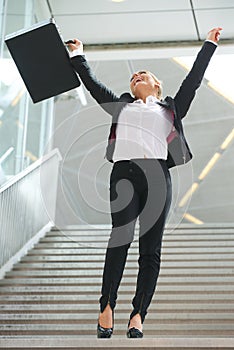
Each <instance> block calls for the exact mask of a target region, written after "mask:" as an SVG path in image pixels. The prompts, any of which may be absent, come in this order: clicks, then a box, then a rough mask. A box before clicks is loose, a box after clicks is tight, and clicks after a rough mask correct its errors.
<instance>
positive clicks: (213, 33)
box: [206, 27, 223, 43]
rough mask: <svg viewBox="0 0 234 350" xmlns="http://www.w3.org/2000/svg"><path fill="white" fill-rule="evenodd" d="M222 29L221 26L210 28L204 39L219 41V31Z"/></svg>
mask: <svg viewBox="0 0 234 350" xmlns="http://www.w3.org/2000/svg"><path fill="white" fill-rule="evenodd" d="M222 29H223V28H221V27H217V28H213V29H211V30H210V31H209V33H208V34H207V37H206V40H211V41H214V42H215V43H217V42H218V41H219V36H220V31H221V30H222Z"/></svg>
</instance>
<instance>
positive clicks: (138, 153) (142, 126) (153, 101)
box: [113, 96, 173, 162]
mask: <svg viewBox="0 0 234 350" xmlns="http://www.w3.org/2000/svg"><path fill="white" fill-rule="evenodd" d="M157 102H159V100H158V99H157V98H156V97H154V96H148V97H147V98H146V103H144V102H143V101H142V100H141V99H139V100H136V101H134V102H133V103H128V104H127V105H126V106H125V107H124V108H123V110H122V111H121V113H120V115H119V119H118V124H117V129H116V144H115V150H114V155H113V161H114V162H116V161H118V160H126V159H134V158H156V159H165V160H166V159H167V151H168V143H167V137H168V135H169V134H170V132H171V131H172V128H173V115H172V112H171V111H169V110H167V109H166V108H164V107H162V106H160V105H159V104H158V103H157Z"/></svg>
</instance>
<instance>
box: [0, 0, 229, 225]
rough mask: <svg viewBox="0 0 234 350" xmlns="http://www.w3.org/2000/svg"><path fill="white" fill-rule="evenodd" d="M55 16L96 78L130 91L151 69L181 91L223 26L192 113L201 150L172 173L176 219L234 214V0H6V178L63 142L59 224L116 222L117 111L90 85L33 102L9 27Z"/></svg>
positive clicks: (1, 32)
mask: <svg viewBox="0 0 234 350" xmlns="http://www.w3.org/2000/svg"><path fill="white" fill-rule="evenodd" d="M51 17H54V19H55V21H56V24H57V26H58V28H59V31H60V33H61V36H62V40H67V39H72V38H75V37H77V38H79V39H80V40H82V41H83V43H84V53H85V55H86V58H87V59H88V61H89V62H90V65H91V67H92V69H93V70H94V72H95V74H96V76H97V77H98V79H100V80H101V81H102V82H103V83H104V84H106V85H107V86H108V87H110V88H111V89H112V90H113V91H115V93H116V94H117V95H119V94H121V93H122V92H125V91H126V92H127V91H129V78H130V76H131V74H132V73H133V72H134V71H137V70H139V69H148V70H151V71H152V72H154V73H155V74H156V76H157V77H158V78H159V79H160V80H162V81H163V91H164V92H163V95H164V97H165V96H167V95H171V96H174V95H175V93H176V91H177V89H178V88H179V86H180V84H181V82H182V80H183V79H184V77H185V76H186V74H187V72H188V70H189V69H190V67H191V65H192V63H193V61H194V59H195V57H196V54H197V53H198V51H199V48H200V47H201V45H202V42H203V41H204V39H205V38H206V34H207V32H208V31H209V30H210V29H211V28H213V27H217V26H221V27H223V31H222V34H221V38H220V43H219V47H218V49H217V50H216V53H215V55H214V56H213V58H212V60H211V63H210V65H209V68H208V70H207V72H206V75H205V79H204V80H203V83H202V86H201V87H200V89H199V91H198V92H197V95H196V98H195V100H194V101H193V103H192V106H191V108H190V110H189V113H188V115H187V117H186V119H184V125H185V134H186V137H187V140H188V142H189V145H190V147H191V149H192V152H193V154H194V158H193V160H192V162H190V163H188V164H187V165H185V166H182V167H178V168H176V169H173V170H172V171H171V173H172V177H173V183H174V190H173V205H172V210H171V214H170V216H169V219H168V221H169V222H170V223H174V224H177V223H179V222H181V221H182V222H192V223H195V224H202V223H211V222H219V223H220V222H221V223H228V222H233V214H234V199H233V198H234V186H233V173H234V158H233V154H234V152H233V151H234V143H233V138H234V87H233V81H234V70H233V60H234V27H233V18H234V3H233V1H232V0H222V1H219V0H190V1H189V0H177V1H172V0H165V1H155V0H145V1H140V0H125V1H120V0H119V1H111V0H96V1H91V0H86V1H81V0H66V1H65V0H34V1H33V0H17V1H16V0H0V21H1V22H0V38H1V47H0V50H1V52H0V184H1V185H2V186H3V185H4V184H5V183H6V182H7V181H9V180H10V179H11V178H12V177H13V176H15V175H16V174H18V173H20V172H22V171H23V170H24V169H25V168H27V167H28V166H29V165H30V164H32V163H33V162H35V161H36V160H38V159H39V158H40V157H42V156H43V155H45V154H47V153H48V152H49V151H50V150H51V149H53V148H55V147H57V148H58V149H59V151H60V153H61V155H62V162H61V165H60V173H59V181H58V194H57V208H56V220H55V223H56V225H57V226H58V227H66V226H67V225H77V224H86V223H89V224H92V223H94V224H109V223H110V215H109V201H108V195H109V193H108V191H109V183H108V181H109V174H110V171H111V168H112V165H111V164H110V163H109V162H107V161H106V160H105V159H104V154H105V147H106V144H107V137H108V133H109V127H110V123H111V119H110V116H108V115H107V114H106V113H105V112H103V111H102V110H101V109H100V108H99V107H98V106H97V104H96V102H95V101H94V100H93V99H92V98H91V97H90V95H89V93H88V92H87V91H86V90H85V88H84V87H83V86H81V87H79V88H78V89H75V90H72V91H69V92H66V93H64V94H61V95H59V96H56V97H54V98H51V99H48V100H45V101H43V102H40V103H37V104H33V102H32V101H31V98H30V96H29V94H28V92H27V91H26V89H25V86H24V83H23V82H22V79H21V77H20V75H19V73H18V71H17V69H16V67H15V64H14V62H13V60H12V59H11V57H10V54H9V51H8V50H7V48H6V45H5V43H4V38H5V36H6V35H7V34H10V33H13V32H16V31H18V30H21V29H22V28H28V27H30V26H31V25H33V24H34V23H38V22H42V21H46V20H48V19H49V18H51ZM46 54H48V53H47V52H45V55H46ZM46 195H47V194H46V193H44V191H43V188H42V196H43V197H46Z"/></svg>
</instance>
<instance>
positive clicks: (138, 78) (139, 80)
mask: <svg viewBox="0 0 234 350" xmlns="http://www.w3.org/2000/svg"><path fill="white" fill-rule="evenodd" d="M157 86H159V83H157V82H156V81H155V80H154V78H153V77H152V75H151V74H150V73H148V72H147V71H143V70H142V71H139V72H137V73H134V74H133V75H132V77H131V79H130V89H131V91H132V93H133V95H134V96H135V97H137V96H138V95H139V92H140V91H142V90H146V91H150V90H151V91H154V90H155V88H156V87H157Z"/></svg>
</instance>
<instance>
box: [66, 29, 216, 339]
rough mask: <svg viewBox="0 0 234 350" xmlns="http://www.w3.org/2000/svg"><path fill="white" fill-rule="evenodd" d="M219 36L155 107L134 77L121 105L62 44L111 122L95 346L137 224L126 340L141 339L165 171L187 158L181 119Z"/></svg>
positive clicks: (153, 94) (152, 89) (153, 81)
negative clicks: (106, 231) (106, 230)
mask: <svg viewBox="0 0 234 350" xmlns="http://www.w3.org/2000/svg"><path fill="white" fill-rule="evenodd" d="M221 30H222V28H220V27H218V28H214V29H212V30H211V31H209V33H208V35H207V38H206V41H205V42H204V43H203V46H202V48H201V50H200V52H199V53H198V55H197V58H196V60H195V62H194V64H193V67H192V69H191V71H190V72H189V74H188V75H187V77H186V78H185V80H184V81H183V83H182V85H181V86H180V88H179V90H178V92H177V93H176V95H175V97H174V98H172V97H170V96H167V97H166V98H165V99H162V87H161V83H160V81H159V80H158V79H157V78H156V77H155V76H154V75H153V74H152V73H151V72H149V71H147V70H141V71H139V72H136V73H134V74H133V75H132V77H131V79H130V89H131V93H132V94H130V93H123V94H122V95H121V96H120V97H118V96H116V94H115V93H114V92H112V91H111V90H110V89H108V88H107V87H106V86H105V85H104V84H102V83H101V82H100V81H98V80H97V78H96V77H95V75H94V74H93V73H92V71H91V69H90V67H89V65H88V63H87V61H86V59H85V56H84V55H83V52H82V43H81V42H80V41H79V40H77V39H74V41H73V43H70V44H68V46H69V49H70V51H71V56H72V58H71V62H72V64H73V66H74V69H75V70H76V71H77V73H78V74H79V76H80V78H81V80H82V81H83V83H84V85H85V86H86V88H87V90H88V91H89V92H90V93H91V95H92V96H93V98H94V99H95V100H96V101H97V103H98V104H100V106H101V107H102V108H103V109H104V110H105V111H106V112H107V113H109V114H110V115H111V116H112V124H111V128H110V134H109V139H108V146H107V150H106V158H107V160H109V161H110V162H112V163H113V168H112V172H111V176H110V207H111V218H112V231H111V235H110V239H109V242H108V247H107V250H106V256H105V266H104V271H103V281H102V290H101V297H100V300H99V302H100V314H99V319H98V325H97V336H98V338H110V337H111V335H112V333H113V326H114V308H115V305H116V300H117V292H118V288H119V285H120V281H121V278H122V274H123V271H124V267H125V263H126V259H127V254H128V249H129V247H130V245H131V242H132V241H133V236H134V228H135V223H136V220H137V218H139V259H138V264H139V271H138V277H137V284H136V291H135V295H134V298H133V300H132V305H133V310H132V311H131V313H130V317H129V322H128V327H127V337H129V338H142V337H143V331H142V324H143V322H144V320H145V316H146V314H147V310H148V307H149V305H150V302H151V299H152V297H153V294H154V291H155V287H156V283H157V278H158V275H159V270H160V257H161V243H162V237H163V231H164V226H165V221H166V218H167V215H168V211H169V208H170V204H171V193H172V191H171V178H170V173H169V168H171V167H173V166H178V165H181V164H185V163H187V162H188V161H189V160H190V159H191V158H192V153H191V151H190V149H189V146H188V144H187V141H186V139H185V136H184V132H183V125H182V119H183V118H184V117H185V115H186V113H187V111H188V109H189V107H190V104H191V102H192V100H193V98H194V96H195V92H196V90H197V88H198V87H199V86H200V84H201V81H202V78H203V76H204V73H205V70H206V68H207V66H208V64H209V61H210V59H211V57H212V55H213V53H214V51H215V49H216V46H217V42H218V40H219V35H220V31H221Z"/></svg>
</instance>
